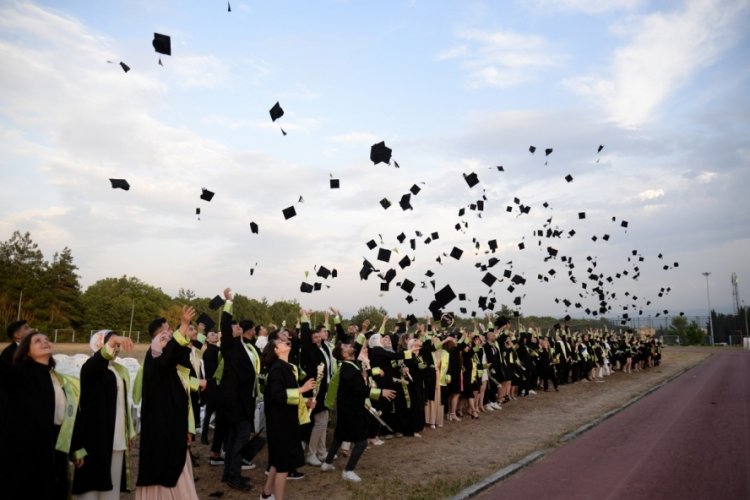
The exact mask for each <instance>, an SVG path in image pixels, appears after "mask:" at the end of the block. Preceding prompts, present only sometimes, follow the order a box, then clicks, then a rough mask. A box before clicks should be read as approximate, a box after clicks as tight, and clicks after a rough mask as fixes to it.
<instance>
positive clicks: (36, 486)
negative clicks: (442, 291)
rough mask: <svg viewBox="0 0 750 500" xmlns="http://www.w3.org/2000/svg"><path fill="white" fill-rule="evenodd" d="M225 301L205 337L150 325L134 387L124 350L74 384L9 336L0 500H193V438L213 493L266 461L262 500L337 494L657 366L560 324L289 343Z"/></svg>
mask: <svg viewBox="0 0 750 500" xmlns="http://www.w3.org/2000/svg"><path fill="white" fill-rule="evenodd" d="M232 298H233V294H232V291H231V290H230V289H226V290H225V291H224V303H223V305H222V306H221V307H222V310H221V319H220V323H219V325H218V326H219V328H218V331H213V330H214V326H215V325H214V322H213V321H212V320H211V319H210V318H209V317H208V316H207V315H201V316H200V317H199V318H197V321H196V312H195V310H193V309H192V308H190V307H184V308H183V309H182V314H181V318H180V324H179V325H175V326H176V328H174V329H173V328H172V325H169V323H168V322H167V321H166V320H165V319H164V318H157V319H155V320H154V321H152V322H151V324H150V325H149V333H150V335H151V338H152V342H151V345H150V347H149V349H148V351H147V353H146V356H145V359H144V362H143V366H142V371H140V372H139V373H138V376H137V377H136V378H135V380H134V381H133V387H130V385H131V379H130V376H129V375H128V373H127V371H126V370H125V369H124V367H123V366H122V365H121V364H120V363H118V362H117V359H118V355H119V354H120V353H121V352H126V351H129V350H131V349H132V348H133V344H132V342H131V341H130V339H128V338H127V337H122V336H118V335H116V334H115V333H114V332H112V331H109V330H103V331H99V332H97V333H95V334H94V335H93V336H92V338H91V341H90V348H91V351H92V352H93V355H92V356H91V357H90V358H89V359H88V360H87V361H86V362H85V364H83V366H82V368H81V372H80V378H75V377H71V376H66V375H62V374H60V373H58V372H57V371H56V370H55V359H54V357H53V345H52V343H51V342H50V341H49V340H48V339H47V337H46V335H44V334H43V333H41V332H38V331H36V330H33V329H32V328H31V327H30V325H29V324H28V323H26V322H25V321H18V322H14V323H12V324H11V325H10V326H9V328H8V336H9V338H10V340H11V344H10V345H9V346H8V347H7V348H6V349H5V350H4V351H3V353H2V355H1V356H0V403H1V406H0V409H1V410H0V420H1V421H0V429H1V430H2V431H1V432H2V436H1V437H0V442H2V444H3V448H5V449H6V450H12V451H11V452H7V451H6V452H5V453H2V454H0V456H1V457H2V459H0V460H2V461H3V462H2V463H0V471H2V473H3V474H4V475H5V474H7V477H6V481H4V484H5V485H6V490H5V491H6V492H7V493H8V496H7V497H5V498H9V499H17V498H18V499H21V498H38V499H48V498H49V499H63V498H67V497H68V496H69V495H70V494H72V495H73V496H74V498H83V499H105V498H106V499H117V498H119V493H120V492H121V491H130V490H131V489H132V488H133V487H134V486H135V492H136V498H137V499H167V498H170V499H173V498H179V499H190V498H194V499H195V498H198V496H197V493H196V488H195V482H194V480H193V465H194V463H195V462H194V461H195V460H197V459H198V458H197V457H195V456H194V455H193V453H191V444H192V441H193V439H194V438H195V437H196V436H197V435H200V439H201V441H202V442H203V444H206V445H210V446H211V452H210V456H209V457H208V459H209V463H210V464H211V465H215V466H219V465H221V466H223V474H222V482H224V483H226V485H227V486H229V487H231V488H234V489H237V490H240V491H249V490H250V489H251V485H250V481H249V479H248V478H247V477H245V476H243V475H242V471H243V470H247V469H249V468H253V467H255V464H254V463H253V462H252V461H253V459H254V458H255V457H256V456H257V455H258V452H259V451H260V450H261V449H262V448H263V447H264V446H267V448H268V454H267V456H268V460H267V463H266V464H265V465H266V473H267V480H266V482H265V484H264V485H263V486H262V488H260V490H261V491H260V498H265V499H267V498H276V499H281V498H283V496H284V490H285V487H286V482H287V481H288V480H290V479H301V478H303V477H304V473H303V472H301V471H300V469H301V468H302V467H303V466H305V465H308V466H312V467H318V468H320V470H321V471H323V472H328V471H332V470H335V469H336V468H337V467H340V468H342V471H341V477H342V479H343V480H347V481H353V482H360V481H361V480H362V479H361V478H360V476H359V475H358V474H357V473H356V472H355V468H356V466H357V463H358V461H359V459H360V457H361V456H362V454H363V453H364V451H365V450H366V449H367V447H368V446H380V445H383V444H385V443H386V441H388V440H389V439H391V438H394V437H404V438H420V437H422V433H423V432H424V430H425V428H430V429H436V428H440V427H443V425H445V423H446V422H451V424H450V425H454V424H452V422H456V424H455V425H459V424H457V422H461V421H462V420H464V421H465V420H467V419H478V418H480V417H481V415H482V414H483V413H487V412H494V411H499V410H501V409H502V407H503V405H505V404H508V403H510V402H512V401H513V400H515V399H517V398H534V396H535V395H536V393H537V391H541V390H543V391H549V390H558V387H559V386H560V385H564V384H571V383H579V382H581V383H586V382H594V383H596V382H603V381H604V379H605V377H606V376H608V375H610V374H611V373H612V372H613V371H615V370H620V371H622V372H625V373H627V372H631V371H635V370H642V369H647V368H649V367H652V366H655V365H658V364H659V363H660V359H661V350H662V345H661V343H660V342H659V341H657V340H654V339H651V338H648V337H641V336H639V335H637V334H635V333H633V332H625V333H623V332H610V331H604V332H602V331H580V332H572V331H571V330H570V329H569V328H568V327H567V326H566V325H565V324H562V325H555V326H554V327H553V328H551V329H550V330H549V331H546V332H542V331H539V330H535V329H533V328H529V329H526V328H519V329H518V330H520V331H514V330H513V329H512V324H511V322H509V321H508V320H507V319H506V318H504V317H498V316H496V317H491V316H488V317H487V318H486V321H485V322H481V321H477V322H475V323H474V324H473V328H470V329H466V328H455V327H454V325H453V319H452V317H450V315H446V316H443V317H442V318H440V319H436V320H435V322H434V323H433V318H427V319H425V320H423V321H419V320H418V319H417V318H416V317H414V316H413V315H409V316H407V317H405V318H404V317H402V316H401V315H399V316H398V317H397V318H396V321H395V326H394V327H393V328H392V329H386V325H387V320H388V318H387V317H386V318H384V319H383V323H382V324H381V325H379V326H378V325H371V324H370V323H369V322H368V321H365V322H363V323H362V324H361V325H356V324H349V325H346V326H345V325H344V324H343V323H342V321H341V315H340V313H339V311H337V310H336V309H334V308H331V311H330V314H326V315H325V317H324V318H323V321H322V322H321V323H320V324H312V323H311V321H310V317H311V312H310V311H306V310H304V309H302V310H300V313H299V320H298V323H297V325H295V327H294V328H286V326H284V325H282V326H281V327H277V326H276V325H256V324H255V323H254V322H253V321H252V320H249V319H242V320H239V321H238V320H237V319H236V318H234V317H233V314H232V312H233V311H232V310H233V303H232ZM131 395H132V396H131ZM134 403H135V404H140V405H141V407H140V408H141V411H140V422H135V421H134V418H133V415H134V414H133V412H131V407H132V405H133V404H134ZM201 408H203V409H204V411H203V412H201ZM201 415H202V416H203V418H202V422H201V421H200V420H201ZM329 422H331V423H332V424H333V435H332V436H329ZM211 423H213V426H214V430H213V433H212V436H211V437H212V440H211V441H210V440H209V435H210V434H211V432H210V424H211ZM138 424H139V425H140V439H139V446H140V450H139V454H138V455H139V461H138V467H137V470H135V468H133V470H131V465H130V451H131V450H132V448H133V446H134V443H135V442H136V439H135V438H136V436H137V434H136V429H137V428H138ZM201 424H202V426H201ZM339 457H344V458H345V460H341V464H340V465H338V466H337V465H334V464H335V462H336V460H337V459H338V458H339ZM71 472H72V474H71Z"/></svg>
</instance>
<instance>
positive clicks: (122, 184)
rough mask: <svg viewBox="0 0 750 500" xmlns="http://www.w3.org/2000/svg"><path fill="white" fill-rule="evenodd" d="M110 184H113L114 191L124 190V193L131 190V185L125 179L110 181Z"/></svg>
mask: <svg viewBox="0 0 750 500" xmlns="http://www.w3.org/2000/svg"><path fill="white" fill-rule="evenodd" d="M109 182H110V183H112V189H122V190H123V191H128V190H129V189H130V184H128V181H126V180H125V179H110V180H109Z"/></svg>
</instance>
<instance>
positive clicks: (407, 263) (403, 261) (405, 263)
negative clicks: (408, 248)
mask: <svg viewBox="0 0 750 500" xmlns="http://www.w3.org/2000/svg"><path fill="white" fill-rule="evenodd" d="M398 265H399V266H401V269H406V268H407V267H409V266H410V265H411V259H410V258H409V256H408V255H406V256H404V258H403V259H401V260H400V261H398Z"/></svg>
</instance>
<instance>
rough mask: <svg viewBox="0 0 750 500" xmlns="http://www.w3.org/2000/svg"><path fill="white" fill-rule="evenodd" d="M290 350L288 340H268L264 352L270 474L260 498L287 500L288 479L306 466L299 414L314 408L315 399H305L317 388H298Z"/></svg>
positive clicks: (309, 383) (310, 384)
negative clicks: (286, 487)
mask: <svg viewBox="0 0 750 500" xmlns="http://www.w3.org/2000/svg"><path fill="white" fill-rule="evenodd" d="M291 349H292V343H291V341H290V340H289V339H288V337H285V336H272V337H269V340H268V343H267V344H266V347H265V348H264V349H263V365H264V366H267V367H268V375H267V376H266V385H265V390H264V392H263V401H264V411H265V416H266V436H267V439H268V465H269V470H268V479H267V480H266V484H265V487H264V488H263V492H262V493H261V498H271V496H273V497H275V498H276V499H277V500H281V499H282V498H284V487H285V485H286V479H287V475H288V474H289V472H290V471H292V470H295V469H296V468H297V467H302V466H303V465H304V464H305V455H304V450H303V448H302V446H301V445H300V442H301V435H300V421H299V415H300V413H299V412H300V409H301V408H300V407H301V405H305V406H306V407H307V408H308V409H312V408H314V407H315V399H313V398H310V399H309V400H306V401H305V399H304V397H303V395H302V394H303V393H305V392H307V391H311V390H312V389H313V387H315V379H308V380H307V382H305V383H304V384H303V385H302V386H301V387H300V386H299V384H298V372H297V367H296V366H294V365H292V364H290V363H289V353H290V351H291ZM267 492H268V493H267Z"/></svg>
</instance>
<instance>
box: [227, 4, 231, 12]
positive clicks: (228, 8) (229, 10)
mask: <svg viewBox="0 0 750 500" xmlns="http://www.w3.org/2000/svg"><path fill="white" fill-rule="evenodd" d="M227 12H232V4H230V3H229V2H227Z"/></svg>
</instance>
